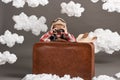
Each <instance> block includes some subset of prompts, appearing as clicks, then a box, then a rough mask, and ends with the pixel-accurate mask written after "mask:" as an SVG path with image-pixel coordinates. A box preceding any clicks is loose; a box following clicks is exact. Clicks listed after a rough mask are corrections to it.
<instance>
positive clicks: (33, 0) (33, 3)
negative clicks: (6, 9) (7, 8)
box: [1, 0, 49, 8]
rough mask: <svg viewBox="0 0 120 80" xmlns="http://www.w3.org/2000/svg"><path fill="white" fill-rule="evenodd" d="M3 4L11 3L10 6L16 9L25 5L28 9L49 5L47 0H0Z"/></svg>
mask: <svg viewBox="0 0 120 80" xmlns="http://www.w3.org/2000/svg"><path fill="white" fill-rule="evenodd" d="M1 1H2V2H4V3H6V4H7V3H10V2H12V5H13V6H15V7H16V8H21V7H24V5H25V3H27V4H28V6H30V7H38V6H39V5H42V6H45V5H47V4H48V3H49V1H48V0H1Z"/></svg>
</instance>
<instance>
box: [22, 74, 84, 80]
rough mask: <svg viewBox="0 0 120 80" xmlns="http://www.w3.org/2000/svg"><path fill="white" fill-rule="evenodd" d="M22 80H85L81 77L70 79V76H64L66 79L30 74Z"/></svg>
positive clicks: (50, 75)
mask: <svg viewBox="0 0 120 80" xmlns="http://www.w3.org/2000/svg"><path fill="white" fill-rule="evenodd" d="M22 80H83V79H82V78H80V77H73V78H70V75H64V77H59V76H57V75H52V74H38V75H35V74H28V75H26V76H25V77H24V78H23V79H22Z"/></svg>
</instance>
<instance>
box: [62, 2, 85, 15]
mask: <svg viewBox="0 0 120 80" xmlns="http://www.w3.org/2000/svg"><path fill="white" fill-rule="evenodd" d="M84 10H85V9H84V8H83V7H81V4H80V3H75V2H73V1H70V2H69V3H65V2H62V3H61V13H63V14H64V13H66V14H67V15H68V16H69V17H71V16H75V17H80V16H81V15H82V13H83V12H84Z"/></svg>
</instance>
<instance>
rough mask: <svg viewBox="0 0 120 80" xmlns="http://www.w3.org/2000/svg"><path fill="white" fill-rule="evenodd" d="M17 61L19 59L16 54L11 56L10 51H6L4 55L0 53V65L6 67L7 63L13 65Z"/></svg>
mask: <svg viewBox="0 0 120 80" xmlns="http://www.w3.org/2000/svg"><path fill="white" fill-rule="evenodd" d="M16 60H17V57H16V55H15V54H11V53H10V52H9V51H4V52H3V54H2V53H1V52H0V65H4V64H5V63H6V62H8V63H9V64H13V63H15V62H16Z"/></svg>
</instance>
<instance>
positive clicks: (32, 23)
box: [13, 12, 48, 36]
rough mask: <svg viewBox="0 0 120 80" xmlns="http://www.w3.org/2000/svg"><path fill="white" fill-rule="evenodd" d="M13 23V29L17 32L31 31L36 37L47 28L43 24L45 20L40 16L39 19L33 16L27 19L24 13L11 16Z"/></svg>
mask: <svg viewBox="0 0 120 80" xmlns="http://www.w3.org/2000/svg"><path fill="white" fill-rule="evenodd" d="M13 20H14V21H15V23H16V24H15V25H14V28H15V29H17V30H25V31H32V33H33V34H34V35H36V36H38V35H40V32H46V31H47V29H48V27H47V25H46V24H45V23H46V18H45V17H44V16H41V17H40V18H39V19H38V18H37V17H36V16H35V15H31V16H30V17H28V16H27V15H26V14H25V13H23V12H22V13H21V14H19V15H15V16H13Z"/></svg>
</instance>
